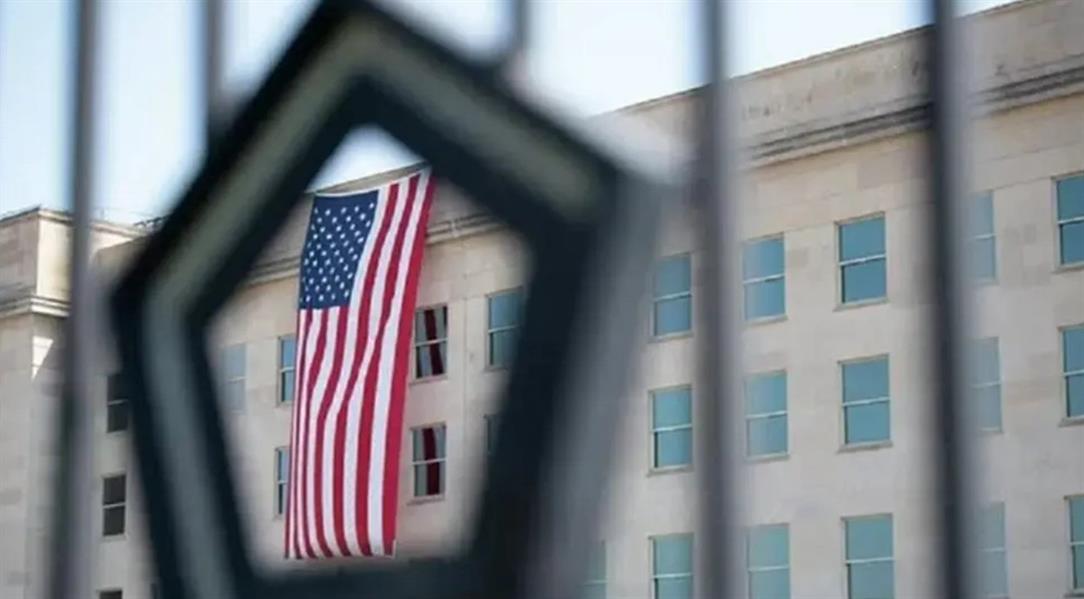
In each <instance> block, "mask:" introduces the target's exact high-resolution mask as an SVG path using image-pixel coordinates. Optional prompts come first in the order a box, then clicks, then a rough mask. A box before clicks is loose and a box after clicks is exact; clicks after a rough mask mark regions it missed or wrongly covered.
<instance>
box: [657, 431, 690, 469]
mask: <svg viewBox="0 0 1084 599" xmlns="http://www.w3.org/2000/svg"><path fill="white" fill-rule="evenodd" d="M692 459H693V432H692V431H691V430H689V429H684V430H677V431H665V432H661V433H655V467H657V468H665V467H667V466H684V465H686V464H691V463H692Z"/></svg>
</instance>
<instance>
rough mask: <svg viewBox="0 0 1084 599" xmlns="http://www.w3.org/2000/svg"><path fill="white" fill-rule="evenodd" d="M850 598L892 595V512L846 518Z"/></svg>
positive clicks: (889, 598) (887, 597)
mask: <svg viewBox="0 0 1084 599" xmlns="http://www.w3.org/2000/svg"><path fill="white" fill-rule="evenodd" d="M844 529H845V536H846V561H847V598H848V599H892V598H893V597H894V596H895V575H894V573H893V562H892V516H863V517H859V518H847V519H845V520H844Z"/></svg>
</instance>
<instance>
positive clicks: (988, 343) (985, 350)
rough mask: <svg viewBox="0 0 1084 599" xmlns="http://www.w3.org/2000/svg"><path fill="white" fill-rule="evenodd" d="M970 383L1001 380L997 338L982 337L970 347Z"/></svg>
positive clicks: (976, 383)
mask: <svg viewBox="0 0 1084 599" xmlns="http://www.w3.org/2000/svg"><path fill="white" fill-rule="evenodd" d="M971 351H972V354H971V357H972V360H973V361H972V364H971V376H972V377H973V378H972V381H971V382H972V384H975V385H979V384H982V383H996V382H998V381H1000V380H1001V367H1000V365H999V362H1000V360H999V355H998V347H997V339H982V340H980V341H976V342H975V343H974V345H972V347H971Z"/></svg>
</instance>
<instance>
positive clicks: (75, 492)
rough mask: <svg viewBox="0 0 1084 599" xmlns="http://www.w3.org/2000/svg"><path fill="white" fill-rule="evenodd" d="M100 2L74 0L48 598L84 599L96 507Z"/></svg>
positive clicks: (87, 589)
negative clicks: (66, 284)
mask: <svg viewBox="0 0 1084 599" xmlns="http://www.w3.org/2000/svg"><path fill="white" fill-rule="evenodd" d="M97 12H98V5H97V3H96V2H95V0H79V1H78V2H76V3H75V26H76V38H75V48H74V50H75V56H74V57H73V58H74V60H73V61H72V64H73V65H74V72H73V77H74V79H75V86H74V90H75V94H74V98H73V106H72V108H73V112H72V118H73V120H72V124H71V125H72V140H71V152H72V153H71V172H70V182H69V184H70V188H69V190H68V191H69V193H70V196H71V206H70V209H71V213H72V237H71V254H70V256H71V271H70V272H71V275H70V276H71V287H70V298H71V299H70V304H69V308H68V320H67V323H66V324H67V327H66V331H65V342H64V381H63V387H62V396H61V399H60V405H59V413H58V416H59V418H58V424H59V426H58V433H59V439H58V441H59V446H60V447H59V449H60V461H59V467H58V468H57V471H56V482H55V484H56V486H55V491H56V492H55V497H56V498H57V502H56V511H55V512H54V520H53V527H52V530H53V538H52V552H51V554H50V555H51V558H52V560H53V563H52V564H51V568H50V570H49V574H48V583H47V584H49V585H50V588H49V596H50V597H52V598H53V599H76V598H79V599H83V598H85V597H88V596H89V595H90V593H91V589H90V567H91V563H90V562H91V556H92V555H93V553H92V552H91V551H90V549H91V545H90V542H91V522H92V520H91V515H92V511H91V506H92V505H93V497H94V495H93V489H94V485H93V482H94V481H93V477H92V473H93V471H94V470H93V466H94V459H93V455H92V454H93V449H94V442H93V436H92V434H93V430H92V426H93V419H92V418H91V405H90V401H91V398H92V397H93V394H91V393H88V391H89V390H90V389H91V384H92V380H91V368H92V364H93V363H94V362H93V356H94V355H95V348H94V343H93V333H94V326H93V323H94V317H95V315H94V313H93V311H94V305H95V304H94V302H93V297H92V293H93V290H92V288H91V281H90V272H89V256H90V224H91V210H92V209H93V207H92V205H91V199H92V195H93V189H94V176H93V175H94V154H93V146H94V113H95V109H94V108H95V89H94V75H95V68H96V58H97V35H98V30H97V29H98V23H97V17H98V14H97Z"/></svg>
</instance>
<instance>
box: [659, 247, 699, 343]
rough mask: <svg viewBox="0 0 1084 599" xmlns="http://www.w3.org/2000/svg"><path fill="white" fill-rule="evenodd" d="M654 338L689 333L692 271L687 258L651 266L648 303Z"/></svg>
mask: <svg viewBox="0 0 1084 599" xmlns="http://www.w3.org/2000/svg"><path fill="white" fill-rule="evenodd" d="M652 313H653V321H654V324H653V325H652V326H653V329H652V331H653V332H652V334H653V335H655V336H656V337H659V336H662V335H672V334H675V333H684V332H686V331H689V330H691V329H692V270H691V267H690V264H689V255H688V254H683V255H681V256H671V257H669V258H664V259H663V260H662V261H660V262H659V263H658V264H657V265H656V266H655V294H654V300H653V303H652Z"/></svg>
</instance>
